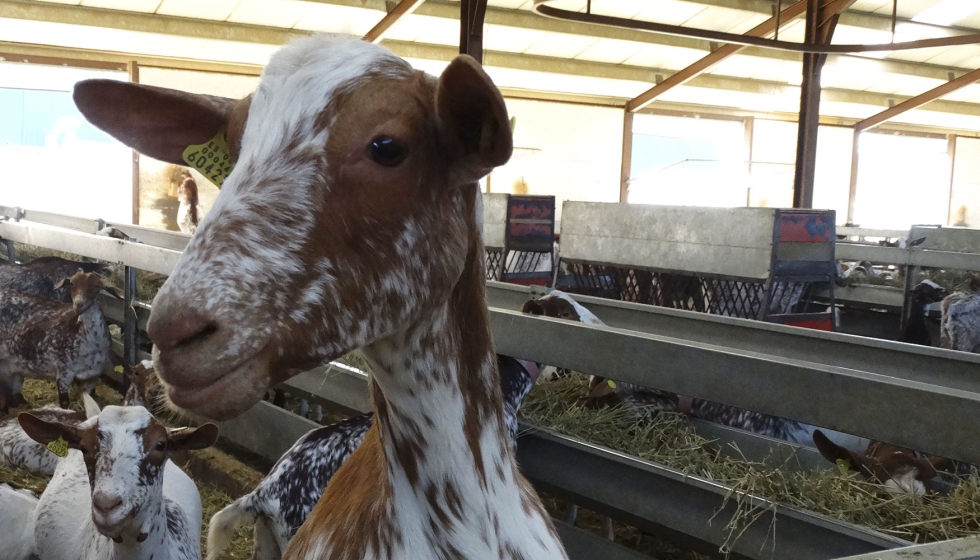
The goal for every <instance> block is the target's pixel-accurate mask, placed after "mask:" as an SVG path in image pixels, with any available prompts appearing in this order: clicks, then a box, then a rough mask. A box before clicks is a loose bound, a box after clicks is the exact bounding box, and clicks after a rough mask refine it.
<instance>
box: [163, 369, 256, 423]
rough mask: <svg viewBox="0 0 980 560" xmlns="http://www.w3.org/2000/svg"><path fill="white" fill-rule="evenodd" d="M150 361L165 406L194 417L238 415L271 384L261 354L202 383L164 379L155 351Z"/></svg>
mask: <svg viewBox="0 0 980 560" xmlns="http://www.w3.org/2000/svg"><path fill="white" fill-rule="evenodd" d="M154 353H155V352H154ZM154 361H155V363H156V364H157V372H158V373H159V374H160V379H161V382H162V384H163V386H164V387H165V388H166V395H167V406H168V408H170V409H171V410H172V411H174V412H175V413H176V414H179V415H181V416H184V417H187V418H191V419H196V420H201V419H209V420H230V419H232V418H235V417H237V416H240V415H241V414H242V413H244V412H245V411H247V410H248V409H250V408H252V407H253V406H254V405H255V403H257V402H259V401H260V400H262V397H263V396H265V394H266V391H268V390H269V388H270V387H271V386H272V384H273V381H272V376H271V375H270V372H269V367H268V362H267V360H266V359H264V358H263V357H262V356H256V357H253V358H250V359H248V360H246V361H244V362H242V363H240V364H239V365H237V366H236V367H235V368H234V369H232V370H229V371H227V372H224V373H223V374H222V375H220V376H218V377H216V378H212V379H210V380H209V381H208V382H206V383H203V384H194V385H189V386H187V385H179V384H173V383H169V382H167V380H166V371H165V370H163V369H162V368H161V367H160V362H159V361H158V360H156V356H155V355H154Z"/></svg>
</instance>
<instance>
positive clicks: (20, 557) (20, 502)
mask: <svg viewBox="0 0 980 560" xmlns="http://www.w3.org/2000/svg"><path fill="white" fill-rule="evenodd" d="M36 508H37V498H35V497H34V495H33V494H31V493H30V492H28V491H27V490H14V489H13V488H11V487H10V486H7V485H6V484H0V535H2V537H0V560H28V559H29V558H30V557H31V555H32V554H34V510H35V509H36Z"/></svg>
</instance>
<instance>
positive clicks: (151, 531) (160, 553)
mask: <svg viewBox="0 0 980 560" xmlns="http://www.w3.org/2000/svg"><path fill="white" fill-rule="evenodd" d="M151 494H154V495H155V498H150V500H151V502H150V503H148V504H147V505H146V506H145V507H143V508H142V510H141V511H140V513H139V514H138V515H137V516H136V517H135V518H134V519H133V521H132V523H131V524H130V526H129V528H127V530H126V531H125V532H124V533H123V534H122V542H118V543H117V542H115V541H113V540H112V539H110V538H108V537H106V536H103V535H101V534H97V538H98V539H99V540H100V541H102V542H101V543H100V544H101V545H102V546H104V547H107V548H110V549H111V550H112V554H111V558H113V559H115V560H170V547H169V546H168V542H167V539H168V536H167V510H166V507H165V505H164V501H163V496H162V487H161V488H160V489H157V490H156V492H151ZM92 530H93V531H94V530H95V527H94V526H92ZM144 532H145V533H146V538H145V539H144V540H143V542H138V541H137V538H138V537H139V536H140V533H144Z"/></svg>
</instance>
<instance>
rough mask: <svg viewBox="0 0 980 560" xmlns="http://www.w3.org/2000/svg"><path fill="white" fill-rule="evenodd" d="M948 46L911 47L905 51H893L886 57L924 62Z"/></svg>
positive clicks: (944, 50) (945, 49) (942, 51)
mask: <svg viewBox="0 0 980 560" xmlns="http://www.w3.org/2000/svg"><path fill="white" fill-rule="evenodd" d="M949 48H950V47H932V48H929V49H911V50H905V51H893V52H892V53H890V54H889V55H888V58H893V59H895V60H905V61H908V62H925V61H927V60H929V59H930V58H932V57H934V56H939V55H941V54H943V53H944V52H946V51H947V50H948V49H949Z"/></svg>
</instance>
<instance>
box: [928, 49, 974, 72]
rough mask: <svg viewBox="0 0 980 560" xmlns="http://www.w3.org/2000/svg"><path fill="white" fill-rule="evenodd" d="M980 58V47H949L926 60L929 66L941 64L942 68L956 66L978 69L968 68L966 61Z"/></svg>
mask: <svg viewBox="0 0 980 560" xmlns="http://www.w3.org/2000/svg"><path fill="white" fill-rule="evenodd" d="M978 56H980V46H978V45H961V46H957V47H949V48H947V49H946V50H945V51H942V52H940V53H937V54H936V55H935V56H933V57H932V58H929V59H928V60H926V62H928V63H929V64H939V65H940V66H956V67H959V68H970V69H973V68H976V66H973V67H971V66H967V65H966V64H965V62H966V61H968V60H972V59H974V58H976V57H978Z"/></svg>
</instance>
